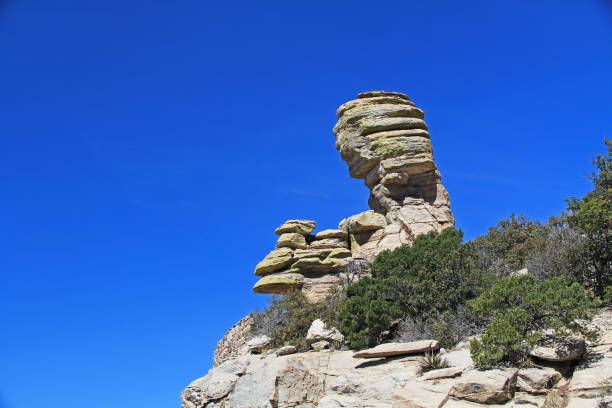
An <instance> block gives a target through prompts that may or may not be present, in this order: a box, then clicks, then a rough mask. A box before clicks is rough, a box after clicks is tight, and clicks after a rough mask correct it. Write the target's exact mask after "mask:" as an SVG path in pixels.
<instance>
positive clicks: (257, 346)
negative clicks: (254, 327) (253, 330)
mask: <svg viewBox="0 0 612 408" xmlns="http://www.w3.org/2000/svg"><path fill="white" fill-rule="evenodd" d="M271 344H272V340H271V339H270V337H268V336H256V337H253V338H252V339H251V340H249V341H248V342H247V347H248V348H249V352H250V353H253V354H259V353H263V352H265V351H267V350H269V349H270V345H271Z"/></svg>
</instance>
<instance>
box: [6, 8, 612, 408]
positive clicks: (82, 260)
mask: <svg viewBox="0 0 612 408" xmlns="http://www.w3.org/2000/svg"><path fill="white" fill-rule="evenodd" d="M611 44H612V6H611V4H610V2H604V1H595V0H593V1H590V0H584V1H559V0H556V1H548V0H541V1H537V2H533V1H522V0H519V1H515V2H494V1H470V0H467V1H461V2H456V1H442V0H440V1H427V2H385V1H382V2H374V3H373V2H359V1H351V2H343V1H338V2H318V1H310V2H307V3H299V4H298V3H295V2H287V1H285V2H278V3H272V2H265V1H264V2H257V3H253V2H213V1H202V0H198V1H196V0H177V1H173V2H162V1H158V0H148V1H144V0H142V1H141V0H121V1H118V0H106V1H87V0H79V1H77V0H22V1H20V0H13V1H10V0H9V1H2V0H0V89H1V92H0V137H1V140H2V149H0V170H1V171H2V174H3V177H1V178H0V203H1V208H2V213H3V216H2V217H1V218H0V228H1V230H2V232H3V233H2V234H1V235H0V260H1V261H0V273H1V274H2V280H1V283H0V325H1V326H0V327H1V329H0V330H1V335H0V407H1V408H30V407H33V406H38V407H45V408H82V407H84V406H86V407H88V408H138V407H143V408H145V407H146V408H162V407H163V408H167V407H178V406H180V402H179V392H180V391H181V390H182V389H183V388H184V387H185V386H186V385H187V384H188V383H189V382H190V381H191V380H193V379H195V378H197V377H200V376H202V375H204V374H205V373H206V372H207V370H208V369H209V367H210V365H211V361H212V352H213V348H214V346H215V344H216V342H217V341H218V339H219V338H220V337H221V336H222V335H223V334H224V332H225V331H226V330H227V329H228V328H229V327H231V326H232V325H233V324H234V323H235V322H237V321H238V320H239V319H240V318H242V317H243V316H244V315H246V314H247V313H248V312H249V311H252V310H254V309H256V308H261V307H262V306H264V305H265V302H266V298H265V296H262V295H254V294H252V292H251V287H252V285H253V284H254V283H255V281H256V279H255V277H254V276H253V268H254V266H255V264H256V263H257V262H258V261H259V260H261V259H262V258H263V257H264V256H265V255H266V253H267V252H268V251H269V250H271V249H272V248H273V246H274V243H275V235H274V233H273V231H274V228H275V227H277V226H279V225H280V224H281V223H282V222H283V221H284V220H286V219H290V218H306V219H313V220H316V221H317V222H318V225H319V226H320V227H319V228H322V229H324V228H331V227H334V226H336V225H337V223H338V222H339V221H340V220H341V219H342V218H344V217H346V216H348V215H352V214H355V213H357V212H361V211H364V210H366V209H367V196H368V190H367V189H366V187H365V186H364V185H363V184H362V181H360V180H353V179H350V178H349V176H348V170H347V167H346V165H345V163H344V162H342V160H341V159H340V156H339V154H338V153H337V152H336V150H335V149H334V136H333V134H332V127H333V125H334V123H335V110H336V108H337V107H338V106H339V105H340V104H342V103H343V102H345V101H348V100H350V99H353V98H354V97H355V96H356V94H357V93H358V92H361V91H366V90H373V89H386V90H393V91H400V92H405V93H407V94H408V95H409V96H410V97H411V98H412V100H413V101H414V102H415V103H416V104H417V105H418V106H419V107H421V108H422V109H424V111H425V113H426V120H427V123H428V125H429V127H430V133H431V137H432V142H433V146H434V152H435V159H436V162H437V164H438V167H439V169H440V171H441V173H442V177H443V182H444V184H445V185H446V187H447V189H448V190H449V192H450V197H451V201H452V209H453V211H454V213H455V216H456V220H457V225H458V227H459V228H461V229H463V230H464V232H465V235H466V238H468V239H471V238H473V237H475V236H477V235H479V234H481V233H484V232H485V231H486V228H487V227H488V226H490V225H493V224H495V223H496V222H497V221H498V220H499V219H501V218H503V217H506V216H508V215H509V214H511V213H513V212H514V213H523V214H526V215H528V216H531V217H534V218H538V219H542V220H546V219H547V218H548V217H549V216H550V215H553V214H557V213H558V212H559V211H561V210H562V209H563V208H564V202H563V200H564V198H566V197H569V196H572V195H576V196H580V195H582V194H584V193H585V192H587V191H588V190H589V188H590V183H589V181H588V180H587V179H586V177H585V176H586V175H588V174H589V173H590V172H591V171H592V167H591V165H590V160H591V159H592V158H593V156H595V154H597V153H598V152H602V151H603V143H602V141H603V138H604V136H606V135H607V136H608V137H611V136H612V102H611V101H610V96H611V95H612V46H611Z"/></svg>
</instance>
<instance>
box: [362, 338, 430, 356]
mask: <svg viewBox="0 0 612 408" xmlns="http://www.w3.org/2000/svg"><path fill="white" fill-rule="evenodd" d="M439 348H440V344H439V343H438V341H436V340H419V341H411V342H409V343H385V344H380V345H378V346H376V347H373V348H370V349H366V350H361V351H358V352H357V353H355V354H353V357H354V358H379V357H391V356H402V355H407V354H416V353H425V352H428V351H434V350H437V349H439Z"/></svg>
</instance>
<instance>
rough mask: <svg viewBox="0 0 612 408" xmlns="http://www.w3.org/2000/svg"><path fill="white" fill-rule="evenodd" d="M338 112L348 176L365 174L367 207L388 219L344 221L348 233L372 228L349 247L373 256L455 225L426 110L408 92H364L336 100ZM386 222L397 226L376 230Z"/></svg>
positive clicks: (340, 147)
mask: <svg viewBox="0 0 612 408" xmlns="http://www.w3.org/2000/svg"><path fill="white" fill-rule="evenodd" d="M337 116H338V122H337V123H336V125H335V126H334V133H335V134H336V149H338V150H339V151H340V154H341V156H342V159H343V160H344V161H345V162H346V163H347V164H348V166H349V173H350V175H351V177H354V178H358V179H364V180H365V184H366V186H367V187H368V188H369V189H370V199H369V205H370V208H372V210H374V211H375V213H377V214H379V215H381V216H384V217H385V219H386V222H385V223H384V224H382V223H377V224H375V226H376V227H377V228H375V229H374V230H363V229H360V228H362V227H361V226H359V225H357V229H355V230H353V229H352V225H351V223H350V222H347V223H345V224H343V227H345V228H346V229H347V230H348V231H349V232H351V233H358V232H365V231H370V232H369V234H361V236H359V235H355V237H354V238H353V237H352V238H351V244H352V245H351V250H353V252H356V251H360V252H362V253H363V255H364V256H365V257H366V258H367V259H368V260H370V261H371V260H373V258H374V257H375V256H376V254H378V253H379V252H382V251H383V250H385V249H394V248H396V247H398V246H400V245H409V244H411V243H412V241H413V240H414V238H415V237H416V236H417V235H419V234H423V233H426V232H429V231H441V230H443V229H444V228H447V227H449V226H452V225H454V218H453V215H452V212H451V210H450V200H449V197H448V193H447V191H446V189H445V188H444V186H443V185H442V182H441V176H440V173H439V172H438V170H437V168H436V165H435V163H434V159H433V149H432V146H431V141H430V138H429V132H428V130H427V125H426V124H425V121H424V120H423V118H424V113H423V111H422V110H421V109H419V108H417V107H416V106H415V105H414V103H412V102H411V101H410V99H409V98H408V97H407V96H406V95H404V94H400V93H396V92H384V91H373V92H366V93H362V94H359V95H358V97H357V99H356V100H353V101H350V102H347V103H345V104H344V105H342V106H340V108H338V111H337ZM360 217H363V215H358V218H360ZM370 218H373V216H370ZM387 225H395V226H397V227H399V228H393V229H390V230H387V231H384V230H383V231H380V230H382V229H383V228H384V227H385V226H387ZM372 231H376V232H372ZM354 244H357V245H354ZM366 244H369V245H366ZM363 246H365V248H361V247H363Z"/></svg>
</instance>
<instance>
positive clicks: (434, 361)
mask: <svg viewBox="0 0 612 408" xmlns="http://www.w3.org/2000/svg"><path fill="white" fill-rule="evenodd" d="M446 367H448V363H447V362H446V360H445V359H443V358H442V357H441V356H440V353H434V352H430V353H425V356H423V358H422V359H421V362H420V363H419V370H420V372H421V373H424V372H427V371H431V370H437V369H438V368H446Z"/></svg>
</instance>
